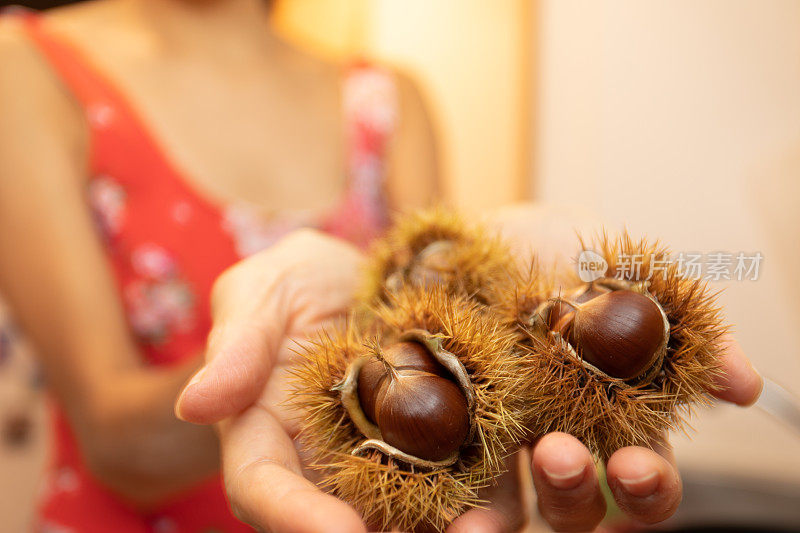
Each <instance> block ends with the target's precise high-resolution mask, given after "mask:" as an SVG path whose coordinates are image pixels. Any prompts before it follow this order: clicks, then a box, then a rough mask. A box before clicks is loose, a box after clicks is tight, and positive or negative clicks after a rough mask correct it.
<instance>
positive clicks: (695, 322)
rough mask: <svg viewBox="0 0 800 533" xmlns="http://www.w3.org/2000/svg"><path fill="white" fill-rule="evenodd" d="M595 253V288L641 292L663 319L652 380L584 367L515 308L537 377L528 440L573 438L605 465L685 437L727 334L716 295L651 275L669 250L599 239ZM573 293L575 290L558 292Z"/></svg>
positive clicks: (663, 272)
mask: <svg viewBox="0 0 800 533" xmlns="http://www.w3.org/2000/svg"><path fill="white" fill-rule="evenodd" d="M594 248H595V249H596V250H599V251H600V253H601V255H602V256H603V257H604V258H605V259H606V261H607V262H608V265H609V266H608V270H607V273H606V275H607V277H606V278H605V279H601V280H598V281H599V282H600V283H602V282H603V281H604V280H605V281H608V283H610V284H612V285H613V284H617V286H618V287H620V286H623V287H628V288H630V287H637V286H638V287H640V288H645V289H646V291H647V292H648V293H649V294H650V295H652V297H653V298H654V299H655V300H656V301H657V302H658V304H659V305H660V306H661V308H662V309H663V311H664V314H665V315H666V318H667V320H668V323H669V339H668V344H667V350H666V353H665V355H664V358H663V362H662V363H661V364H660V365H659V368H657V369H656V371H655V372H653V373H652V375H650V376H647V379H643V380H640V381H639V382H638V383H637V382H634V383H630V382H626V381H624V380H622V379H618V378H614V377H611V376H608V375H607V374H605V373H603V372H602V371H598V369H596V368H594V367H591V366H590V365H586V364H584V362H583V361H581V360H580V354H579V353H576V352H575V350H574V349H573V347H572V346H570V345H569V344H568V343H567V342H565V341H564V340H563V339H562V338H560V336H558V335H543V334H542V332H541V330H540V329H537V327H535V326H534V324H535V323H536V322H537V318H536V317H532V316H531V315H530V314H527V313H528V311H529V309H530V307H527V308H525V307H522V306H518V307H517V308H516V309H517V311H518V312H520V313H521V314H519V315H518V316H517V317H516V323H517V324H518V325H519V326H520V328H521V330H522V331H523V332H524V333H525V334H526V338H525V339H524V340H523V342H521V346H522V347H523V348H525V350H526V355H525V356H524V358H525V360H526V363H525V364H526V365H528V366H531V367H535V368H536V371H535V373H536V374H537V377H536V378H535V380H534V382H533V384H532V385H531V386H532V388H534V389H536V390H537V391H538V394H537V395H535V399H534V402H535V404H536V405H535V408H534V411H535V412H536V413H537V416H536V417H535V418H533V419H531V421H530V425H531V429H532V432H533V433H534V434H538V435H544V434H546V433H548V432H551V431H563V432H566V433H570V434H572V435H575V436H576V437H578V438H579V439H580V440H582V441H583V442H584V443H585V444H586V445H587V446H588V447H589V448H590V449H591V450H592V451H593V452H594V453H596V454H597V455H598V456H599V457H600V458H602V459H607V458H608V457H610V455H611V454H612V453H613V452H614V451H616V450H618V449H619V448H622V447H625V446H631V445H637V446H651V445H652V444H653V442H656V441H658V440H659V439H660V438H661V437H662V434H663V432H664V431H665V430H683V429H685V427H686V418H687V417H688V416H689V415H690V413H691V410H692V406H693V405H698V404H699V405H704V404H708V403H709V401H710V397H709V394H708V393H709V391H710V390H712V389H713V388H714V386H715V385H714V383H715V382H716V379H715V378H716V377H717V376H718V375H719V373H720V372H721V370H720V363H719V358H718V355H719V353H720V350H721V345H720V340H721V337H722V336H723V334H724V333H725V332H726V331H727V327H726V326H725V325H723V320H722V317H721V312H720V308H719V307H718V306H717V304H716V297H717V294H716V293H712V292H710V291H709V289H708V288H707V286H706V284H705V283H704V282H703V281H701V280H693V279H688V278H685V277H683V276H682V275H681V274H680V272H679V271H678V265H677V264H671V265H670V266H668V267H666V268H665V269H656V268H653V267H654V263H655V261H657V260H660V259H664V258H666V257H668V250H667V249H666V248H664V247H662V246H660V245H658V243H656V244H650V243H648V242H647V241H646V240H644V239H642V240H639V241H634V240H633V239H631V237H630V236H629V235H627V234H623V235H621V236H620V237H618V238H616V239H610V238H609V237H608V236H607V235H602V236H600V237H599V238H598V239H597V242H595V243H594ZM584 249H586V246H585V245H584ZM622 255H626V256H630V257H636V258H637V259H638V258H641V259H642V264H641V268H640V269H639V271H638V272H635V271H628V269H622V268H620V266H619V265H618V264H617V258H618V257H620V256H622ZM618 278H619V279H618ZM620 280H621V281H620ZM576 290H580V288H579V287H572V288H570V289H568V290H566V291H561V290H560V289H559V290H557V291H556V292H558V293H562V292H563V293H572V292H574V291H576ZM516 300H519V298H517V299H516ZM508 307H511V308H513V306H508ZM540 320H541V317H540ZM634 381H635V380H634Z"/></svg>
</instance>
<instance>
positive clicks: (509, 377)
mask: <svg viewBox="0 0 800 533" xmlns="http://www.w3.org/2000/svg"><path fill="white" fill-rule="evenodd" d="M389 298H390V299H389V301H388V302H384V303H377V304H376V305H375V306H374V307H373V309H372V312H373V314H374V316H375V317H376V319H375V321H374V322H373V323H372V325H371V326H370V327H369V328H367V329H366V330H357V329H356V328H354V327H351V328H349V329H347V330H346V331H341V332H339V333H336V334H329V335H326V336H323V337H321V338H320V339H319V340H318V341H317V342H316V343H313V344H311V345H310V346H309V347H308V348H307V349H306V350H305V352H304V353H303V354H302V358H301V362H300V364H299V367H298V369H297V371H296V383H295V384H296V388H295V393H294V395H293V403H294V405H295V406H297V407H298V408H300V409H301V410H302V413H303V417H302V419H301V428H302V429H301V434H300V438H301V439H302V442H303V443H304V446H305V447H306V448H307V449H310V450H312V451H313V452H314V454H313V460H312V464H313V466H314V467H315V468H316V469H319V470H320V473H321V476H322V479H321V484H322V485H323V486H325V487H327V488H328V489H329V490H330V491H331V492H332V493H333V494H335V495H336V496H338V497H340V498H342V499H343V500H345V501H347V502H349V503H350V504H352V505H353V506H354V507H355V508H356V509H357V510H358V511H359V512H360V513H362V515H363V516H364V518H365V520H366V521H367V522H368V523H372V524H374V525H375V526H377V527H380V528H382V529H389V528H391V527H396V528H399V529H401V530H404V531H414V530H425V529H432V530H442V529H444V527H446V525H447V524H448V523H450V522H451V521H452V520H453V519H454V518H455V517H457V516H458V515H459V514H461V513H463V512H464V511H466V510H467V509H468V508H470V507H474V506H476V505H479V504H480V503H481V501H480V498H479V495H478V491H479V490H480V489H481V488H483V487H485V486H487V485H488V484H490V483H492V481H493V479H494V478H495V477H496V476H497V475H499V474H500V473H502V471H503V470H504V463H503V461H504V459H505V457H506V456H508V455H509V454H510V453H511V452H512V451H513V450H514V449H515V448H516V447H517V444H518V442H519V441H520V439H522V438H523V437H524V436H525V431H526V428H525V426H524V424H523V423H524V421H525V420H528V419H529V418H530V417H531V415H530V413H529V412H528V410H529V409H530V408H531V406H532V405H533V402H532V401H530V398H528V397H527V394H528V391H527V390H526V389H524V388H523V385H526V384H527V383H529V382H530V376H528V375H526V371H525V370H524V369H522V370H521V369H520V367H519V364H518V363H519V355H518V354H516V353H514V351H515V349H516V344H517V343H516V340H517V339H516V336H515V334H514V333H513V332H512V331H511V330H509V329H508V328H506V327H504V326H503V325H502V324H501V323H500V322H499V321H498V320H497V318H496V317H495V316H494V315H493V314H490V313H489V312H488V310H487V308H485V307H484V306H482V305H480V304H478V303H476V302H475V301H473V300H471V299H469V298H468V297H467V296H465V295H463V294H462V295H451V294H448V293H447V292H446V290H445V288H444V287H441V286H435V287H430V288H427V289H425V288H419V287H405V288H402V289H401V290H400V291H399V292H397V293H395V294H392V295H391V296H389ZM412 330H424V331H426V332H428V333H429V334H430V335H431V336H432V337H433V338H435V339H437V340H438V342H440V343H441V346H442V348H444V349H445V350H447V351H448V352H450V353H452V354H454V355H455V356H456V357H457V358H458V361H459V362H460V363H461V364H462V365H463V367H464V368H465V369H466V371H467V374H468V376H469V379H470V383H471V386H472V388H473V390H474V402H475V407H474V416H473V423H474V432H473V435H472V436H471V437H470V438H469V439H468V443H467V444H466V445H465V446H463V447H462V448H461V450H460V452H459V455H458V460H457V461H456V462H454V463H453V464H452V465H449V466H440V467H435V468H419V467H416V466H412V465H410V464H408V463H406V462H404V461H402V460H401V459H398V458H397V457H392V456H390V455H386V454H384V453H381V452H380V450H378V449H364V448H363V447H362V445H363V444H364V442H365V440H367V439H366V437H367V436H365V435H364V433H363V432H362V431H360V430H359V428H358V426H357V424H356V423H355V422H354V421H353V419H352V418H351V417H350V415H349V413H348V410H347V409H346V408H345V407H344V405H343V404H342V402H341V396H340V391H338V390H335V388H336V386H337V385H338V384H339V383H341V382H342V380H343V379H344V378H345V375H346V374H347V371H348V369H349V368H350V366H351V364H352V362H353V361H356V360H359V359H360V358H362V357H363V356H364V355H368V354H369V353H370V351H374V350H376V349H377V347H378V346H381V345H387V344H391V343H393V342H396V341H397V340H399V339H400V338H401V336H402V334H403V333H404V332H408V331H412ZM354 452H357V454H356V455H354V454H353V453H354Z"/></svg>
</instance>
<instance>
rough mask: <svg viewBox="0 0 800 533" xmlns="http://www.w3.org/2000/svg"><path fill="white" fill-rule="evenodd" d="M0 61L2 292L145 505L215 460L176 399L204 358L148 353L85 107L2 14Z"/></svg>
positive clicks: (87, 431) (99, 451)
mask: <svg viewBox="0 0 800 533" xmlns="http://www.w3.org/2000/svg"><path fill="white" fill-rule="evenodd" d="M0 65H2V68H0V292H2V294H3V295H4V297H5V298H7V299H8V301H9V303H10V304H11V307H12V309H13V311H14V314H15V316H16V318H17V320H18V321H19V322H20V324H21V325H22V327H23V329H24V330H25V331H26V332H27V334H28V335H29V336H30V337H31V339H32V341H33V342H34V344H35V346H36V347H37V350H38V352H39V355H40V358H41V361H42V363H43V365H44V369H45V373H46V376H47V380H48V383H49V385H50V387H51V389H52V390H53V392H54V393H55V395H56V396H57V398H58V399H59V400H60V402H61V404H62V405H63V406H64V408H65V409H66V413H67V416H68V417H69V419H70V422H71V424H72V427H73V429H74V430H75V433H76V436H77V438H78V441H79V444H80V446H81V448H82V450H83V453H84V456H85V458H86V460H87V462H88V465H89V467H90V468H91V469H92V470H93V472H94V473H95V475H97V476H98V477H99V478H100V479H101V480H103V481H104V482H106V483H107V484H108V485H110V486H111V487H112V488H114V489H116V490H117V491H119V492H120V493H121V494H122V495H123V496H125V497H127V498H129V499H131V500H133V501H135V502H138V503H140V504H143V505H147V504H148V503H150V502H154V501H157V500H158V499H159V498H160V497H162V496H163V495H165V494H167V493H170V492H172V491H174V490H176V489H178V488H182V487H183V486H186V485H187V484H189V483H191V482H192V481H195V480H197V479H198V478H201V477H203V476H207V475H209V474H210V473H211V472H213V470H214V468H216V466H217V464H216V463H217V449H216V440H215V438H214V435H213V433H212V431H211V430H210V429H208V428H202V427H197V426H192V425H189V424H185V423H183V422H179V421H178V420H176V419H175V417H174V415H173V411H172V402H173V401H174V398H175V395H176V393H177V391H178V389H179V388H180V386H181V385H182V383H183V382H184V381H185V379H186V378H188V376H189V375H190V373H191V372H192V370H193V368H194V366H195V364H196V363H192V364H190V365H187V366H184V367H181V368H175V369H168V370H159V369H152V368H147V367H144V366H143V365H142V364H141V363H140V357H139V354H138V353H137V349H136V346H135V344H134V343H133V341H132V339H131V338H130V336H129V333H128V330H127V328H126V325H125V319H124V315H123V310H122V309H121V305H120V302H119V299H118V296H117V291H116V289H115V286H114V280H113V278H112V273H111V271H110V269H109V266H108V264H107V262H106V259H105V257H104V256H103V252H102V248H101V246H100V244H99V242H98V240H97V238H96V235H95V233H94V229H93V225H92V221H91V217H90V214H89V212H88V210H87V208H86V205H85V202H84V197H83V190H84V183H85V179H84V178H85V175H86V172H87V169H86V166H85V162H86V153H87V132H86V126H85V123H84V120H83V119H82V117H81V114H80V111H79V110H78V109H77V107H76V106H75V104H74V103H73V102H72V101H71V100H70V99H69V97H68V96H67V95H66V93H65V92H64V91H63V90H62V88H61V87H60V85H59V83H58V82H57V81H56V80H55V78H54V77H53V75H52V74H51V73H50V71H49V70H48V68H47V67H46V66H45V65H44V64H43V62H42V60H41V58H40V57H39V56H38V54H37V52H36V51H35V50H34V49H33V48H32V46H31V45H30V44H29V43H27V41H26V40H25V38H24V37H23V36H22V35H21V33H20V31H19V29H18V28H17V27H16V26H14V22H11V21H6V22H3V23H2V25H0Z"/></svg>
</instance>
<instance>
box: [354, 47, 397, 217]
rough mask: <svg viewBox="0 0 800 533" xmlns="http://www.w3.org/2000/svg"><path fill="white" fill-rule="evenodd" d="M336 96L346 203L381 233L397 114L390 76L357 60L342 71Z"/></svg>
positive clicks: (393, 83)
mask: <svg viewBox="0 0 800 533" xmlns="http://www.w3.org/2000/svg"><path fill="white" fill-rule="evenodd" d="M342 93H343V94H342V96H343V107H344V122H345V128H346V130H345V135H346V140H347V154H346V155H347V173H348V189H349V195H348V196H349V199H350V202H349V203H350V205H351V207H356V206H357V208H358V210H359V211H361V213H362V216H363V217H365V218H366V220H365V221H364V222H365V223H366V224H367V225H368V226H369V227H371V228H377V229H381V228H384V227H385V226H386V225H387V223H388V217H389V215H388V202H387V199H386V183H385V182H386V173H387V169H388V168H387V167H388V164H387V159H388V149H389V144H390V143H391V139H392V135H393V133H394V131H395V126H396V123H397V115H398V96H397V87H396V83H395V77H394V74H393V73H392V72H391V71H389V70H388V69H385V68H382V67H379V66H375V65H371V64H368V63H363V62H359V63H357V64H354V65H353V66H351V67H350V68H349V70H348V71H347V74H346V76H345V79H344V85H343V88H342Z"/></svg>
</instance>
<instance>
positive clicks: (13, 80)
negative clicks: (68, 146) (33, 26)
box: [0, 16, 84, 153]
mask: <svg viewBox="0 0 800 533" xmlns="http://www.w3.org/2000/svg"><path fill="white" fill-rule="evenodd" d="M27 24H28V23H27V22H26V21H25V19H24V18H23V17H17V16H3V17H0V65H2V68H0V116H2V117H3V120H0V143H2V144H3V145H4V146H3V148H5V149H6V150H15V149H18V150H22V151H23V152H24V153H30V152H31V145H32V144H35V143H33V141H34V140H37V139H42V138H43V137H45V136H47V137H51V138H53V137H57V138H60V139H62V140H63V142H67V143H70V142H72V141H75V142H76V143H81V142H82V140H83V133H84V124H83V119H82V114H81V111H80V108H79V106H78V105H77V104H76V102H75V101H74V100H73V99H71V97H70V95H69V92H68V91H66V90H65V88H64V86H63V84H62V82H61V81H60V79H59V77H58V75H57V74H56V72H55V71H54V70H53V68H52V66H51V65H50V64H49V63H48V61H47V59H46V58H45V56H44V55H43V53H42V51H41V50H40V49H39V48H38V46H37V45H36V43H35V42H34V41H33V40H32V38H31V34H30V32H29V30H28V28H27ZM77 145H78V144H76V146H77ZM4 151H5V150H4Z"/></svg>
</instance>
